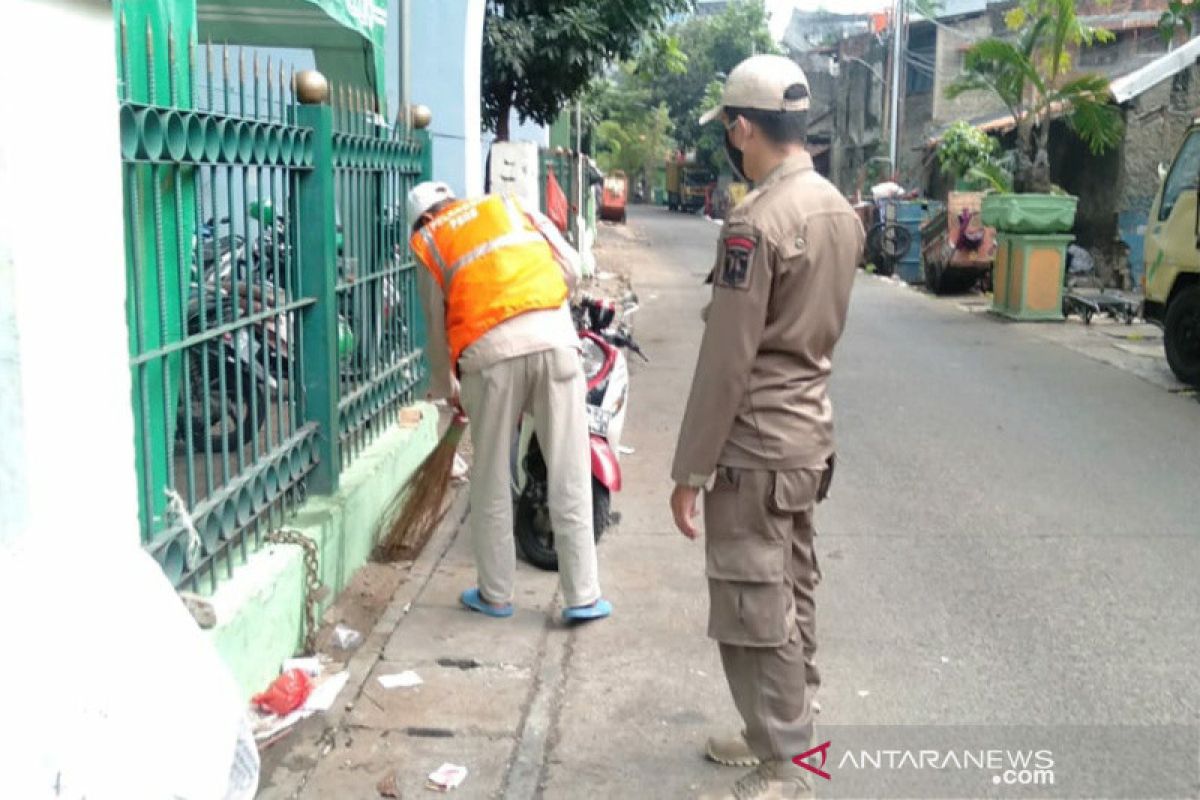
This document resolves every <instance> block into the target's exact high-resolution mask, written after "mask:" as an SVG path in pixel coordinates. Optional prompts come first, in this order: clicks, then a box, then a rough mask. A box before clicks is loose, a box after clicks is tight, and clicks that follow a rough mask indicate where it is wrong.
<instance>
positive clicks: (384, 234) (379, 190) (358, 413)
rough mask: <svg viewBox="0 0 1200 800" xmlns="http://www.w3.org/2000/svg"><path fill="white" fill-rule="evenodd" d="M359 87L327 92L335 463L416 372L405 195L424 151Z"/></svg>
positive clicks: (410, 391) (400, 397) (363, 437)
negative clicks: (333, 222)
mask: <svg viewBox="0 0 1200 800" xmlns="http://www.w3.org/2000/svg"><path fill="white" fill-rule="evenodd" d="M373 103H374V101H373V99H371V96H370V95H369V94H367V93H365V92H359V91H354V90H342V91H337V92H335V93H334V109H333V111H334V114H333V116H334V134H333V164H334V193H335V198H336V205H337V210H338V223H339V226H338V227H339V236H338V249H339V252H338V274H337V307H338V387H339V395H340V399H339V401H338V430H339V433H340V445H341V452H342V464H343V466H346V465H349V464H350V463H351V462H352V461H353V460H354V458H355V456H357V455H358V454H359V453H360V452H361V451H362V449H363V448H364V447H365V446H366V445H367V444H368V443H370V441H371V440H372V439H373V438H374V437H376V436H377V435H379V433H380V432H381V431H383V430H384V429H386V428H387V427H388V426H390V425H391V424H393V422H394V420H395V412H396V411H397V410H398V409H399V407H400V406H402V405H404V404H406V403H410V402H412V400H413V397H414V394H415V392H416V389H417V386H418V384H420V383H421V382H422V380H423V379H424V377H425V367H424V362H423V360H422V358H421V355H422V348H423V345H424V342H423V341H422V340H421V338H422V337H423V335H424V325H423V322H422V321H421V319H420V317H419V303H418V301H417V296H416V273H415V267H414V261H413V257H412V254H411V252H410V251H409V246H408V234H409V229H408V222H407V218H406V204H405V203H406V198H407V196H408V191H409V189H411V188H412V187H413V186H414V185H415V184H416V183H417V182H418V181H420V180H421V175H422V172H423V162H422V154H423V149H422V147H421V146H420V143H419V142H418V141H417V140H415V139H402V138H398V137H396V136H395V135H394V133H393V129H392V128H390V127H388V126H387V125H386V124H385V122H384V120H383V119H382V118H381V117H380V116H379V115H378V113H377V112H376V110H375V108H374V106H373Z"/></svg>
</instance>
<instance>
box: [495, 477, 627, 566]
mask: <svg viewBox="0 0 1200 800" xmlns="http://www.w3.org/2000/svg"><path fill="white" fill-rule="evenodd" d="M546 497H547V493H546V486H545V484H542V483H537V482H535V481H533V480H531V481H530V482H529V483H527V484H526V486H525V491H523V492H521V495H520V497H518V498H517V507H516V510H515V513H514V514H513V529H514V530H513V532H514V534H515V535H516V539H517V547H518V549H519V550H520V551H521V556H522V557H523V558H524V559H525V560H526V561H528V562H529V563H530V564H532V565H533V566H535V567H537V568H539V569H544V570H548V571H551V572H554V571H557V570H558V553H556V552H555V550H554V531H553V530H552V528H551V526H550V508H549V506H548V505H547V502H546ZM611 502H612V497H611V495H610V493H609V491H608V489H607V488H606V487H605V486H604V485H603V484H601V483H600V481H598V480H596V479H595V478H593V479H592V526H593V531H594V532H595V537H596V541H597V542H599V541H600V537H601V536H602V535H603V534H604V530H605V528H607V527H608V522H609V507H610V505H611Z"/></svg>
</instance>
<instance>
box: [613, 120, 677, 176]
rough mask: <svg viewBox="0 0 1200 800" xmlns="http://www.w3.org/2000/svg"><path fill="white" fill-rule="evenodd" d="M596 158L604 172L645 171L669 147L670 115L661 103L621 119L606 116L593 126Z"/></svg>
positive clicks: (662, 157) (657, 162)
mask: <svg viewBox="0 0 1200 800" xmlns="http://www.w3.org/2000/svg"><path fill="white" fill-rule="evenodd" d="M596 144H597V146H598V155H597V161H598V162H599V164H600V169H602V170H604V171H605V172H609V171H612V170H621V171H623V172H624V173H625V174H627V175H629V176H631V177H632V176H637V175H641V174H643V173H647V174H648V173H649V171H650V170H652V169H653V168H655V167H657V166H658V165H660V164H662V163H663V162H664V161H665V160H666V156H667V153H668V152H669V151H670V149H671V145H672V142H671V117H670V115H669V114H668V113H667V108H666V106H665V105H660V106H659V107H658V108H656V109H653V110H651V111H650V113H643V114H641V115H639V116H638V117H637V118H633V119H627V120H625V121H624V122H621V121H618V120H615V119H608V120H605V121H603V122H601V123H600V125H599V126H598V127H597V128H596Z"/></svg>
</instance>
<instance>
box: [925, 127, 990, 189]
mask: <svg viewBox="0 0 1200 800" xmlns="http://www.w3.org/2000/svg"><path fill="white" fill-rule="evenodd" d="M999 152H1000V143H999V142H997V141H996V140H995V139H993V138H992V137H990V136H988V135H987V134H986V133H984V132H983V131H981V130H979V128H976V127H975V126H974V125H971V124H970V123H968V122H965V121H963V120H959V121H958V122H956V123H954V124H953V125H951V126H950V128H949V129H948V130H947V131H946V133H945V135H943V136H942V140H941V142H940V143H939V144H938V149H937V158H938V164H939V165H940V166H941V168H942V171H943V172H948V173H950V174H951V175H953V176H954V177H955V178H961V177H965V176H967V175H968V174H969V173H970V171H971V170H972V169H973V168H976V167H985V166H987V165H989V164H991V163H992V160H993V159H994V158H995V157H996V155H997V153H999Z"/></svg>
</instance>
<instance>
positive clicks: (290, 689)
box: [251, 669, 313, 717]
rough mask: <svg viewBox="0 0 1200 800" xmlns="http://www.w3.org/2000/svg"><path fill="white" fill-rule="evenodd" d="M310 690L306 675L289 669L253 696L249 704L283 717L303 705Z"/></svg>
mask: <svg viewBox="0 0 1200 800" xmlns="http://www.w3.org/2000/svg"><path fill="white" fill-rule="evenodd" d="M312 690H313V685H312V678H310V677H308V675H307V673H305V672H304V671H303V670H299V669H289V670H288V671H287V672H285V673H283V674H282V675H280V676H279V677H278V678H276V679H275V680H274V681H273V682H272V683H271V685H270V686H268V687H267V690H266V691H265V692H262V693H260V694H256V695H254V699H253V700H251V702H252V703H254V705H256V706H258V707H259V708H260V709H261V710H263V711H268V712H270V713H272V714H278V715H279V716H281V717H285V716H287V715H288V714H290V713H292V712H293V711H295V710H296V709H297V708H299V707H300V706H302V705H304V701H305V700H307V699H308V696H309V695H310V694H312Z"/></svg>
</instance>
